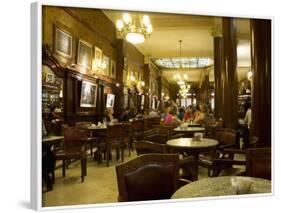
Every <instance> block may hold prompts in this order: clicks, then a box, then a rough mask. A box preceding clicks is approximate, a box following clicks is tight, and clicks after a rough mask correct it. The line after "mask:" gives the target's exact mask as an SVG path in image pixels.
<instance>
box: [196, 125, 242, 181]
mask: <svg viewBox="0 0 281 213" xmlns="http://www.w3.org/2000/svg"><path fill="white" fill-rule="evenodd" d="M215 139H216V140H218V142H219V145H218V147H217V149H214V150H213V151H212V152H210V153H207V154H204V155H200V156H199V160H198V163H199V165H200V166H202V167H206V168H207V169H208V176H211V170H213V169H214V166H213V161H214V159H218V158H220V157H223V155H222V150H224V149H226V148H232V147H233V148H234V147H235V146H236V140H237V132H236V130H234V129H229V128H217V129H216V132H215ZM231 157H232V159H233V154H232V153H229V158H231Z"/></svg>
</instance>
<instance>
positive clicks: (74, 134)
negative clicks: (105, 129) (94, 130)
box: [64, 127, 88, 144]
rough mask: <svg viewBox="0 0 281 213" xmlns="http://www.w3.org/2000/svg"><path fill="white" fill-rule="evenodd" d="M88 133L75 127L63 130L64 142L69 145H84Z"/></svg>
mask: <svg viewBox="0 0 281 213" xmlns="http://www.w3.org/2000/svg"><path fill="white" fill-rule="evenodd" d="M87 136H88V133H87V131H84V130H82V129H80V128H77V127H68V128H66V129H64V142H65V144H70V143H84V142H85V141H86V139H87Z"/></svg>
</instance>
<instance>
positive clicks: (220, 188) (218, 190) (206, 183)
mask: <svg viewBox="0 0 281 213" xmlns="http://www.w3.org/2000/svg"><path fill="white" fill-rule="evenodd" d="M235 179H236V180H238V179H240V183H241V182H243V181H244V180H246V181H247V182H250V185H247V187H245V189H246V190H245V192H243V193H241V194H258V193H271V181H270V180H266V179H261V178H254V177H239V176H222V177H213V178H204V179H201V180H198V181H194V182H192V183H190V184H187V185H184V186H183V187H181V188H179V189H178V190H177V191H176V192H175V193H174V194H173V196H172V199H178V198H194V197H210V196H226V195H237V194H238V193H237V190H236V186H235V185H233V180H235ZM240 185H241V184H240ZM239 194H240V193H239Z"/></svg>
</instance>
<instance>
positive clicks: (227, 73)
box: [222, 17, 238, 128]
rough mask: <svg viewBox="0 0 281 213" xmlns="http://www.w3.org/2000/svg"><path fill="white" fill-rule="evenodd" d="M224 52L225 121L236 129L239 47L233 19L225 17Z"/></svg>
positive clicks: (223, 25) (228, 125) (223, 20)
mask: <svg viewBox="0 0 281 213" xmlns="http://www.w3.org/2000/svg"><path fill="white" fill-rule="evenodd" d="M222 27H223V50H224V51H223V52H224V69H223V71H224V72H223V74H222V77H223V78H224V80H223V106H222V107H223V120H224V122H225V126H226V127H228V128H236V127H237V122H238V114H237V110H238V100H237V98H238V79H237V71H236V68H237V49H236V48H237V45H236V26H235V21H234V19H233V18H228V17H224V18H223V19H222Z"/></svg>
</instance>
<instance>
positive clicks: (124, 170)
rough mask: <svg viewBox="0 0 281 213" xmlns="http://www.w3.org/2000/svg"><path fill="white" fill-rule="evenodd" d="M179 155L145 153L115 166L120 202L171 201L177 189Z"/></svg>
mask: <svg viewBox="0 0 281 213" xmlns="http://www.w3.org/2000/svg"><path fill="white" fill-rule="evenodd" d="M178 164H179V157H178V155H177V154H144V155H140V156H138V157H136V158H134V159H132V160H130V161H127V162H125V163H123V164H121V165H118V166H116V176H117V183H118V191H119V195H118V201H119V202H124V201H144V200H160V199H170V198H171V196H172V195H173V193H174V192H175V191H176V190H177V189H178V174H179V167H178Z"/></svg>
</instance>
